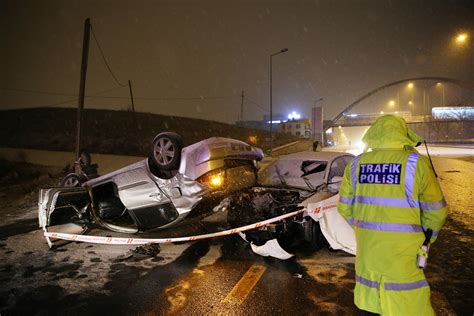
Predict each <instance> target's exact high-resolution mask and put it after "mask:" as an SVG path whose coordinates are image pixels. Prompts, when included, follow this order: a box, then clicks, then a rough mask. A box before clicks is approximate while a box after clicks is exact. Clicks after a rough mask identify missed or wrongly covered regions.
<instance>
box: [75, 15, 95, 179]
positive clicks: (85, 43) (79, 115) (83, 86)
mask: <svg viewBox="0 0 474 316" xmlns="http://www.w3.org/2000/svg"><path fill="white" fill-rule="evenodd" d="M90 31H91V21H90V18H87V19H86V20H85V22H84V40H83V42H82V62H81V78H80V83H79V103H78V106H77V125H76V127H77V131H76V161H78V160H79V157H80V154H81V124H82V111H83V109H84V95H85V90H86V74H87V62H88V58H89V38H90ZM78 167H79V166H76V165H75V168H78ZM75 171H78V170H75Z"/></svg>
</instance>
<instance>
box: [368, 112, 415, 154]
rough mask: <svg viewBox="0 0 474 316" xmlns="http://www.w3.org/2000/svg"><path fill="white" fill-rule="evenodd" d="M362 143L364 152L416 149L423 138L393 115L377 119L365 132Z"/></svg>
mask: <svg viewBox="0 0 474 316" xmlns="http://www.w3.org/2000/svg"><path fill="white" fill-rule="evenodd" d="M362 141H363V142H364V144H365V150H367V149H368V148H372V149H376V148H403V147H404V146H409V147H416V146H418V145H419V144H420V143H421V142H422V141H423V138H421V137H420V136H418V135H417V134H416V133H415V132H413V131H412V130H411V129H409V128H408V127H407V124H406V122H405V120H404V119H403V118H401V117H399V116H395V115H384V116H381V117H379V118H378V119H377V120H376V121H375V123H374V124H372V126H371V127H370V128H369V129H368V130H367V132H366V133H365V135H364V137H362Z"/></svg>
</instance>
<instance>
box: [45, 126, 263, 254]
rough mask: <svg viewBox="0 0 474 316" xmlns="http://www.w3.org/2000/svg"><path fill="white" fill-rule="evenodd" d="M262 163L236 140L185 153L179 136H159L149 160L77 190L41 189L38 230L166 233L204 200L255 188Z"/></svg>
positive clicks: (215, 141)
mask: <svg viewBox="0 0 474 316" xmlns="http://www.w3.org/2000/svg"><path fill="white" fill-rule="evenodd" d="M262 158H263V152H262V150H261V149H259V148H255V147H252V146H250V145H248V144H247V143H244V142H241V141H238V140H235V139H229V138H221V137H213V138H209V139H205V140H203V141H200V142H197V143H195V144H192V145H190V146H187V147H184V148H183V146H182V140H181V138H180V136H179V135H177V134H174V133H161V134H159V135H158V136H157V137H156V138H155V140H154V141H153V146H152V152H151V154H150V156H149V157H148V158H147V159H144V160H141V161H139V162H137V163H134V164H132V165H129V166H127V167H124V168H121V169H119V170H116V171H114V172H111V173H109V174H105V175H103V176H99V177H96V178H94V179H90V180H88V181H85V182H84V183H82V185H80V186H79V187H58V188H50V189H42V190H41V191H40V196H39V203H38V205H39V225H40V227H42V228H43V229H44V230H45V231H47V230H48V229H50V228H52V227H53V226H54V231H55V232H70V233H75V234H80V233H84V232H85V231H86V230H87V229H88V228H89V227H91V226H94V225H97V226H100V227H104V228H107V229H109V230H112V231H116V232H122V233H138V232H145V231H150V230H154V229H160V228H165V227H169V226H171V225H174V224H176V223H178V222H179V221H181V220H182V219H183V218H185V217H186V216H187V215H188V214H189V213H190V212H191V211H192V210H193V209H195V207H196V206H197V205H198V204H199V203H202V201H203V200H206V199H211V198H212V199H216V197H217V198H222V197H225V196H227V195H229V194H231V193H233V192H236V191H239V190H242V189H245V188H249V187H252V186H254V185H255V184H256V180H257V169H256V164H257V161H259V160H261V159H262ZM47 241H48V244H49V245H50V246H52V241H51V240H50V239H48V238H47Z"/></svg>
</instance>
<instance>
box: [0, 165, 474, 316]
mask: <svg viewBox="0 0 474 316" xmlns="http://www.w3.org/2000/svg"><path fill="white" fill-rule="evenodd" d="M435 166H436V168H437V171H438V173H439V174H440V181H441V184H442V187H443V190H444V193H445V195H446V199H447V201H448V205H449V206H450V217H449V219H448V221H447V223H446V226H445V229H444V230H443V232H442V234H441V235H440V238H439V241H438V242H437V243H436V244H434V245H433V247H432V250H431V257H430V263H429V267H428V269H427V271H426V274H427V278H428V281H429V282H430V285H431V288H432V303H433V306H434V308H435V310H436V311H437V313H438V314H439V315H472V313H473V312H474V303H473V289H474V284H473V280H474V272H473V271H474V269H473V268H474V267H473V262H474V255H473V252H472V245H473V234H472V227H473V223H474V221H473V214H472V212H471V211H472V210H473V209H474V203H473V196H474V192H473V190H474V189H473V179H474V170H473V168H472V166H473V164H472V163H471V162H466V161H460V160H441V159H436V160H435ZM20 201H21V203H20ZM10 202H11V203H12V205H15V203H17V204H16V205H22V206H21V207H22V208H23V211H22V213H24V214H21V216H19V215H20V214H17V213H15V214H16V215H15V216H13V215H12V217H13V219H12V220H11V221H8V222H7V224H6V225H2V226H0V258H1V263H0V284H1V287H0V314H1V315H10V314H22V315H25V314H28V315H35V314H39V315H55V314H73V315H74V314H81V315H82V314H107V315H109V314H110V315H111V314H114V315H117V314H119V315H144V314H152V315H275V314H279V315H291V314H298V315H300V314H304V315H306V314H308V315H314V314H317V315H361V313H360V312H359V311H358V310H357V309H356V307H355V306H354V304H353V303H352V299H353V297H352V295H353V292H352V289H353V287H354V264H353V263H354V260H355V259H354V257H352V256H350V255H348V254H346V253H344V252H341V251H337V252H334V251H330V250H327V249H323V250H320V251H311V250H310V249H301V250H300V251H299V252H298V253H297V256H296V258H295V259H291V260H288V261H280V260H277V259H269V258H263V257H260V256H257V255H255V254H253V253H252V252H251V250H250V248H249V247H248V245H247V244H246V243H245V242H244V241H243V240H242V239H241V238H240V237H238V236H236V235H234V236H227V237H222V238H216V239H212V240H204V241H198V242H191V243H182V244H174V245H162V247H161V251H160V252H159V253H158V254H157V255H156V256H155V257H152V256H147V255H142V254H137V253H134V252H131V251H130V250H131V249H132V247H128V246H103V245H89V244H84V243H68V244H66V245H63V246H61V247H59V248H58V249H56V250H49V249H48V247H47V245H46V243H45V241H44V239H43V238H42V235H41V231H39V230H38V229H37V227H36V218H35V213H34V212H35V204H36V200H35V196H34V194H33V195H32V197H30V198H28V197H25V196H22V195H19V197H18V200H17V201H16V200H12V201H9V203H10ZM9 205H10V204H8V205H7V206H6V207H5V208H4V211H5V210H7V211H8V210H9V207H10V206H9ZM5 212H6V211H5ZM7 215H9V213H8V214H7ZM209 225H217V226H218V225H219V224H216V223H215V222H213V223H199V222H194V223H191V224H190V225H188V226H187V227H185V228H180V229H182V230H183V234H189V232H191V231H196V232H198V231H202V229H203V227H204V228H205V227H209ZM90 233H91V234H101V235H108V234H110V233H109V232H105V231H101V230H95V231H91V232H90ZM174 233H176V234H179V232H176V231H175V232H174Z"/></svg>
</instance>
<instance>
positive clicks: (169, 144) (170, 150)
mask: <svg viewBox="0 0 474 316" xmlns="http://www.w3.org/2000/svg"><path fill="white" fill-rule="evenodd" d="M182 149H183V139H182V137H181V136H180V135H179V134H176V133H172V132H164V133H160V134H158V135H157V136H156V137H155V139H154V140H153V146H152V151H151V154H150V161H151V163H152V165H153V166H154V167H156V168H158V169H159V170H165V171H170V170H177V169H178V168H179V163H180V161H181V150H182Z"/></svg>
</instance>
